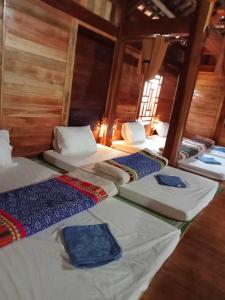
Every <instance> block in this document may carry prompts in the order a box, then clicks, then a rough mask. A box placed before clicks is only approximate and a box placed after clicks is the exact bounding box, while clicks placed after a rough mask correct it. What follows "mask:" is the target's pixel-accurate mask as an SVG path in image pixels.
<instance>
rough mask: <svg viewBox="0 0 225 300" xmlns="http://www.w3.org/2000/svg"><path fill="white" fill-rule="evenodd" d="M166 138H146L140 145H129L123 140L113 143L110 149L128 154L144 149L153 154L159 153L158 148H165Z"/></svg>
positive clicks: (156, 136)
mask: <svg viewBox="0 0 225 300" xmlns="http://www.w3.org/2000/svg"><path fill="white" fill-rule="evenodd" d="M165 142H166V138H165V137H160V136H158V135H152V136H148V137H146V139H145V142H144V143H141V144H135V145H134V144H133V145H132V144H129V143H127V141H125V140H120V141H113V143H112V147H113V148H115V149H118V150H121V151H125V152H128V153H134V152H137V151H140V150H143V149H145V148H147V149H149V150H151V151H153V152H156V153H158V152H160V148H163V147H164V146H165Z"/></svg>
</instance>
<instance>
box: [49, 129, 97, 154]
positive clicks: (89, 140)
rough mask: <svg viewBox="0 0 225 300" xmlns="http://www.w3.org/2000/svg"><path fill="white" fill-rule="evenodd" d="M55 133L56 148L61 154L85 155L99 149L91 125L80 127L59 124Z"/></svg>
mask: <svg viewBox="0 0 225 300" xmlns="http://www.w3.org/2000/svg"><path fill="white" fill-rule="evenodd" d="M55 135H56V140H55V142H56V143H55V144H57V148H55V150H56V151H59V152H60V153H61V154H64V155H70V154H75V155H84V156H85V155H90V154H93V153H95V152H96V151H97V144H96V141H95V138H94V135H93V133H92V131H91V128H90V125H88V126H80V127H64V126H57V127H56V128H55ZM55 147H56V145H55Z"/></svg>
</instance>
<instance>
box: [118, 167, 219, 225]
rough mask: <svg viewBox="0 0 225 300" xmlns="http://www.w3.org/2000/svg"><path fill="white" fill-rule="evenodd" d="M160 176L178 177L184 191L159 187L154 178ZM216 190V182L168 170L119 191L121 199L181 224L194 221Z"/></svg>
mask: <svg viewBox="0 0 225 300" xmlns="http://www.w3.org/2000/svg"><path fill="white" fill-rule="evenodd" d="M159 173H160V174H166V175H173V176H179V177H180V178H181V180H183V181H184V182H185V183H186V185H187V187H186V188H175V187H168V186H163V185H160V184H158V183H157V180H156V178H155V175H156V174H159ZM217 188H218V182H216V181H213V180H210V179H208V178H204V177H201V176H198V175H195V174H191V173H189V172H185V171H182V170H179V169H175V168H172V167H168V166H167V167H165V168H163V170H161V171H160V172H156V173H154V174H151V175H148V176H146V177H143V178H142V179H140V180H138V181H134V182H131V183H129V184H126V185H122V186H119V187H118V189H119V194H120V195H121V196H122V197H124V198H126V199H129V200H131V201H133V202H135V203H137V204H139V205H142V206H144V207H147V208H149V209H151V210H153V211H156V212H158V213H160V214H162V215H165V216H167V217H170V218H173V219H176V220H180V221H189V220H191V219H192V218H193V217H195V216H196V215H197V214H198V213H199V212H200V211H201V210H202V209H203V208H204V207H206V206H207V205H208V203H209V202H210V201H211V200H212V199H213V197H214V195H215V193H216V191H217Z"/></svg>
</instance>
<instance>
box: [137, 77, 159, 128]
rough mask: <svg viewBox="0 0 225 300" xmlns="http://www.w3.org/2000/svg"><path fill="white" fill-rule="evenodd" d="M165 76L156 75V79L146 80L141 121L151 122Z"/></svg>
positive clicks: (140, 111) (140, 112)
mask: <svg viewBox="0 0 225 300" xmlns="http://www.w3.org/2000/svg"><path fill="white" fill-rule="evenodd" d="M162 81H163V77H162V76H160V75H156V76H155V78H154V79H152V80H149V81H146V82H145V84H144V91H143V95H142V99H141V105H140V110H139V118H138V120H139V121H142V122H143V123H146V124H151V123H152V121H153V118H154V116H155V113H156V109H157V105H158V99H159V94H160V90H161V86H162Z"/></svg>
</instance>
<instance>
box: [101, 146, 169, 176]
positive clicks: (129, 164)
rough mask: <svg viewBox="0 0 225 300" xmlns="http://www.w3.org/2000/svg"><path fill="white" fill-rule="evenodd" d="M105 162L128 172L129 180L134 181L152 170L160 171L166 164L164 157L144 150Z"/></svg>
mask: <svg viewBox="0 0 225 300" xmlns="http://www.w3.org/2000/svg"><path fill="white" fill-rule="evenodd" d="M105 162H106V163H108V164H110V165H113V166H115V167H117V168H119V169H121V170H123V171H125V172H126V173H128V175H129V176H130V181H136V180H138V179H140V178H142V177H144V176H146V175H149V174H151V173H153V172H157V171H160V170H161V169H162V168H163V167H165V166H166V165H167V160H166V159H165V158H163V157H160V156H156V155H153V154H150V153H149V152H147V151H144V150H142V151H139V152H137V153H134V154H131V155H128V156H123V157H118V158H114V159H111V160H107V161H105Z"/></svg>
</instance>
